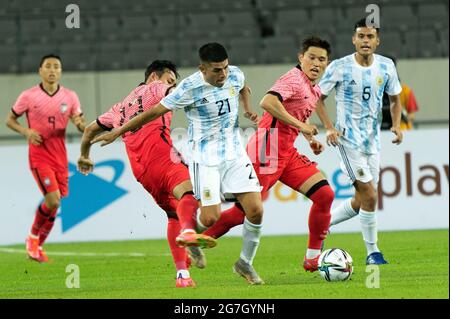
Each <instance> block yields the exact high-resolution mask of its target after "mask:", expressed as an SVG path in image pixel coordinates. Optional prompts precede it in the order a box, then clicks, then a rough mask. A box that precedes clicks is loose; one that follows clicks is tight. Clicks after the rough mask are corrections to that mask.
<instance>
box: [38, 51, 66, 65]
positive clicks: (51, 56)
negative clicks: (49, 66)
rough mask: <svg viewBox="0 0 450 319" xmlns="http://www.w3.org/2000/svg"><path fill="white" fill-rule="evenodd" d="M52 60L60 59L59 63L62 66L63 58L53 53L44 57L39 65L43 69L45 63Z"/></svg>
mask: <svg viewBox="0 0 450 319" xmlns="http://www.w3.org/2000/svg"><path fill="white" fill-rule="evenodd" d="M50 58H54V59H58V60H59V62H60V63H61V64H62V62H61V57H60V56H59V55H56V54H53V53H51V54H47V55H44V56H43V57H42V58H41V63H39V67H42V65H43V64H44V61H45V60H47V59H50Z"/></svg>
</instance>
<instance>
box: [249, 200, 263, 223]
mask: <svg viewBox="0 0 450 319" xmlns="http://www.w3.org/2000/svg"><path fill="white" fill-rule="evenodd" d="M263 214H264V209H263V207H262V205H258V204H256V205H253V206H252V207H250V208H249V209H248V211H246V216H247V219H248V220H249V221H250V222H251V223H253V224H261V223H262V218H263Z"/></svg>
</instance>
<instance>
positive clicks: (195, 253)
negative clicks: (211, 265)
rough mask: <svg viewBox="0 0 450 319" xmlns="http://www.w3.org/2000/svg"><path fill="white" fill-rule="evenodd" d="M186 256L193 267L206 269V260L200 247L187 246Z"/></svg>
mask: <svg viewBox="0 0 450 319" xmlns="http://www.w3.org/2000/svg"><path fill="white" fill-rule="evenodd" d="M186 250H187V253H188V256H189V258H190V260H191V261H192V262H193V264H194V266H195V267H197V268H200V269H203V268H205V267H206V258H205V254H204V253H203V251H202V249H201V248H200V247H196V246H188V247H186Z"/></svg>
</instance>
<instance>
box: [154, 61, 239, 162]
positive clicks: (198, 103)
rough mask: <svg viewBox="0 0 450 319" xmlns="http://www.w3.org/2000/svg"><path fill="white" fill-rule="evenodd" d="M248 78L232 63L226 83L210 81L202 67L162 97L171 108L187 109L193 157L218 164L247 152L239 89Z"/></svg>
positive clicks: (162, 102) (190, 146)
mask: <svg viewBox="0 0 450 319" xmlns="http://www.w3.org/2000/svg"><path fill="white" fill-rule="evenodd" d="M244 82H245V78H244V74H243V73H242V71H241V70H240V69H239V68H238V67H236V66H231V65H230V66H229V73H228V78H227V80H226V81H225V83H224V85H223V86H222V87H215V86H213V85H211V84H209V83H207V82H206V81H205V80H204V79H203V75H202V73H201V72H200V71H198V72H196V73H194V74H192V75H191V76H189V77H187V78H186V79H184V80H183V81H181V82H180V84H179V85H178V86H177V88H176V89H175V90H174V91H172V93H170V94H169V95H167V96H166V97H165V98H164V99H163V100H161V104H162V105H163V106H165V107H166V108H168V109H170V110H175V109H180V108H183V109H184V111H185V113H186V116H187V118H188V121H189V126H188V139H189V140H188V143H189V148H190V149H191V154H190V157H191V159H192V160H193V161H195V162H197V163H200V164H204V165H218V164H220V163H222V162H223V161H225V160H233V159H236V158H238V157H240V156H242V155H243V154H244V153H245V151H244V148H243V146H242V143H241V140H240V133H239V122H238V110H239V92H240V91H241V89H242V88H243V87H244Z"/></svg>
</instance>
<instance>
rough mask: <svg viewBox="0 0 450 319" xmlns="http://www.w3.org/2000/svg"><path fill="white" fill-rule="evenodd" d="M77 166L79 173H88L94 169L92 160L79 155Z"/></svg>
mask: <svg viewBox="0 0 450 319" xmlns="http://www.w3.org/2000/svg"><path fill="white" fill-rule="evenodd" d="M77 167H78V171H79V172H80V173H81V174H83V175H88V174H89V173H90V172H92V170H93V169H94V162H93V161H92V160H91V159H90V158H88V157H84V156H80V158H79V159H78V162H77Z"/></svg>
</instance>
